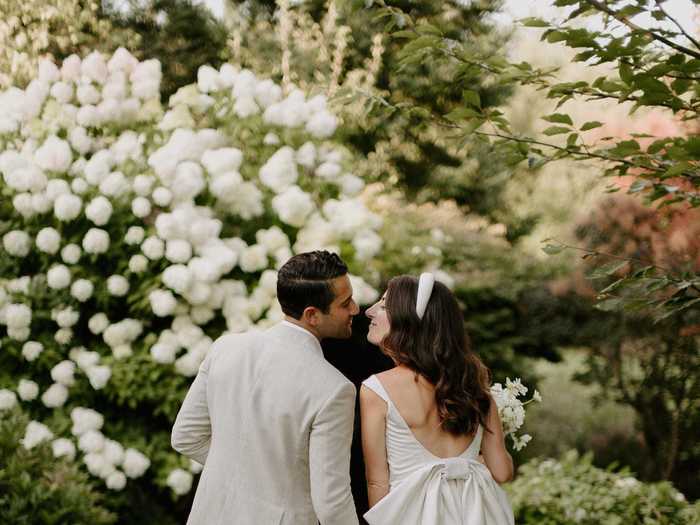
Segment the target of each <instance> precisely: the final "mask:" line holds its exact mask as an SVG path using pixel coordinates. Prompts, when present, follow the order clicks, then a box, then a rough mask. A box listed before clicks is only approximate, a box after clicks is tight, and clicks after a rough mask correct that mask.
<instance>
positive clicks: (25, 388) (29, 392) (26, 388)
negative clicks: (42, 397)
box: [17, 379, 39, 401]
mask: <svg viewBox="0 0 700 525" xmlns="http://www.w3.org/2000/svg"><path fill="white" fill-rule="evenodd" d="M17 394H18V395H19V398H20V399H21V400H22V401H33V400H34V399H36V398H37V397H38V395H39V385H38V384H37V383H36V382H34V381H32V380H31V379H20V380H19V384H18V385H17Z"/></svg>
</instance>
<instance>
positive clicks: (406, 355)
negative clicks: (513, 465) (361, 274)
mask: <svg viewBox="0 0 700 525" xmlns="http://www.w3.org/2000/svg"><path fill="white" fill-rule="evenodd" d="M417 294H418V279H416V278H415V277H412V276H409V275H401V276H399V277H394V278H393V279H391V280H390V281H389V285H388V287H387V291H386V298H385V302H384V304H385V307H386V311H387V316H388V318H389V327H390V329H389V334H387V336H386V337H385V338H384V340H383V341H382V343H381V347H382V350H383V351H384V352H385V353H386V354H387V355H388V356H389V357H391V358H392V359H393V360H394V361H395V362H396V363H397V364H401V365H404V366H406V367H408V368H410V369H411V370H413V371H414V372H416V373H417V374H420V375H421V376H423V377H424V378H425V379H427V380H428V381H429V382H430V383H431V384H433V385H434V386H435V401H436V403H437V408H438V415H439V417H440V420H441V424H442V428H443V429H445V430H446V431H447V432H450V433H451V434H454V435H464V434H473V433H474V432H476V430H477V428H478V425H479V424H481V425H482V426H483V427H484V428H485V429H486V430H487V431H488V427H487V425H486V421H487V419H488V413H489V408H490V403H491V397H490V394H489V385H490V383H491V373H490V372H489V370H488V368H486V366H485V365H484V364H483V363H482V362H481V359H479V357H478V356H477V355H476V354H475V353H474V352H473V351H472V349H471V346H470V343H469V338H468V336H467V333H466V330H465V327H464V317H463V316H462V311H461V309H460V307H459V304H458V303H457V300H456V299H455V297H454V295H453V294H452V292H451V291H450V290H449V289H448V288H447V287H446V286H445V285H444V284H442V283H440V282H438V281H435V285H434V286H433V291H432V294H431V296H430V300H429V301H428V305H427V308H426V310H425V315H424V316H423V319H419V318H418V314H417V313H416V297H417Z"/></svg>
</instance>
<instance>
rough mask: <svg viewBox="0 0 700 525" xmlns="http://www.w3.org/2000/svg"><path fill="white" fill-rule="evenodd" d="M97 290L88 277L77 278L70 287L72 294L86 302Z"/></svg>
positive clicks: (80, 300)
mask: <svg viewBox="0 0 700 525" xmlns="http://www.w3.org/2000/svg"><path fill="white" fill-rule="evenodd" d="M94 290H95V286H94V285H93V284H92V282H90V281H89V280H88V279H77V280H76V281H75V282H74V283H73V284H72V285H71V287H70V294H71V295H72V296H73V297H75V298H76V299H77V300H78V301H79V302H81V303H84V302H85V301H87V300H88V299H90V297H92V293H93V292H94Z"/></svg>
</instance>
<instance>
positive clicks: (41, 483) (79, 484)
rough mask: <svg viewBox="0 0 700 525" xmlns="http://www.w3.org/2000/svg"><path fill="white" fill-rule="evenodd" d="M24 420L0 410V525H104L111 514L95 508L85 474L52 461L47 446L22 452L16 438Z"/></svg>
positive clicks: (98, 501)
mask: <svg viewBox="0 0 700 525" xmlns="http://www.w3.org/2000/svg"><path fill="white" fill-rule="evenodd" d="M28 423H29V418H28V417H27V416H26V415H25V414H24V413H22V412H20V411H19V410H13V411H10V412H0V523H2V524H4V525H68V524H70V525H108V524H111V523H115V521H116V517H115V515H114V514H112V513H110V512H109V511H107V510H106V509H105V508H103V507H102V506H100V505H101V498H102V497H101V496H100V494H99V493H98V492H97V491H96V490H95V488H94V487H93V485H92V483H91V482H90V480H89V476H88V474H87V473H86V472H84V471H83V470H81V469H79V468H78V466H77V465H76V464H74V463H72V462H71V461H69V460H65V459H55V458H54V457H53V453H52V451H51V446H50V444H48V443H46V442H45V443H42V444H41V445H37V446H35V447H33V448H32V449H31V450H26V449H25V448H24V447H23V446H22V445H21V444H20V439H21V438H22V437H23V436H24V432H25V429H26V427H27V424H28Z"/></svg>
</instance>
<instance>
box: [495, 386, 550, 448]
mask: <svg viewBox="0 0 700 525" xmlns="http://www.w3.org/2000/svg"><path fill="white" fill-rule="evenodd" d="M527 390H528V389H527V387H526V386H525V385H523V384H522V383H521V381H520V379H519V378H516V379H515V380H513V381H511V380H510V378H506V386H505V388H503V385H502V384H501V383H494V385H493V386H491V395H492V396H493V399H494V401H495V402H496V406H498V415H499V417H500V418H501V423H502V424H503V433H504V434H505V435H506V436H510V437H511V439H512V440H513V448H514V449H515V450H521V449H523V448H525V446H527V444H528V443H529V442H530V441H531V440H532V436H531V435H530V434H523V435H522V436H518V435H517V434H516V432H517V431H518V430H519V429H520V427H522V426H523V423H524V422H525V406H526V405H527V404H528V403H531V402H532V401H535V402H537V403H540V402H542V396H541V395H540V393H539V392H538V391H537V390H535V392H534V394H533V395H532V398H530V399H529V400H528V401H525V402H524V403H523V402H522V401H521V400H520V399H518V398H519V397H522V396H524V395H525V394H527Z"/></svg>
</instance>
